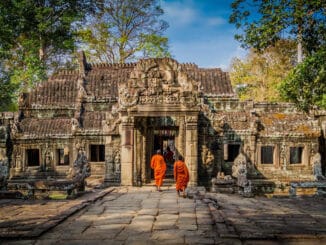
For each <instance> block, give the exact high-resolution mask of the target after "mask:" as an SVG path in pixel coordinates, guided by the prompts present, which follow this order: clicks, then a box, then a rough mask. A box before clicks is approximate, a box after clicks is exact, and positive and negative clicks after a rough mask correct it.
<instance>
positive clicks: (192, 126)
mask: <svg viewBox="0 0 326 245" xmlns="http://www.w3.org/2000/svg"><path fill="white" fill-rule="evenodd" d="M197 124H198V116H188V117H186V147H185V148H186V149H185V153H186V154H185V161H186V164H187V166H188V168H189V175H190V176H189V177H190V180H189V186H190V187H191V186H197V184H198V129H197Z"/></svg>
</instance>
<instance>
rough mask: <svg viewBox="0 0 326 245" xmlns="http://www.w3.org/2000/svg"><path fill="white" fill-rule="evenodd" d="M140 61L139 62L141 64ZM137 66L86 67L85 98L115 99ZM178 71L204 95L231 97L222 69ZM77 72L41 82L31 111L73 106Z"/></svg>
mask: <svg viewBox="0 0 326 245" xmlns="http://www.w3.org/2000/svg"><path fill="white" fill-rule="evenodd" d="M140 62H141V61H140ZM136 65H137V63H128V64H106V63H103V64H101V63H100V64H89V65H88V71H87V72H86V76H85V78H84V80H85V83H84V84H85V89H86V92H87V96H89V97H91V98H93V99H95V100H103V99H104V100H105V99H106V100H107V99H117V97H118V84H119V83H121V82H125V81H126V80H128V78H129V76H130V73H131V72H132V71H133V69H134V68H135V66H136ZM179 65H180V67H181V71H183V72H185V73H186V74H187V75H188V76H189V78H192V79H194V80H195V81H197V82H198V83H199V84H200V89H201V91H202V92H204V93H205V94H207V95H232V96H233V95H234V93H233V90H232V87H231V82H230V79H229V76H228V74H227V73H226V72H223V71H222V70H221V69H218V68H216V69H203V68H198V66H197V65H194V64H179ZM78 77H79V73H78V71H77V70H75V71H68V70H63V71H60V72H59V73H57V74H55V75H53V76H52V77H51V78H50V79H49V80H48V81H47V82H43V83H41V84H40V85H39V86H38V87H36V88H35V89H34V90H33V91H32V92H31V93H30V95H29V99H28V105H30V106H31V107H32V108H42V107H49V106H50V107H73V106H74V105H75V103H76V99H77V94H78V86H77V83H78V82H77V81H78Z"/></svg>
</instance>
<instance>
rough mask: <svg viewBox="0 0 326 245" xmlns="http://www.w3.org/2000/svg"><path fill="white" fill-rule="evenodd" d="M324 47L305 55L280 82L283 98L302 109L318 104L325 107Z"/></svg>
mask: <svg viewBox="0 0 326 245" xmlns="http://www.w3.org/2000/svg"><path fill="white" fill-rule="evenodd" d="M325 61H326V48H324V49H320V50H319V51H317V52H315V53H314V54H313V55H311V56H309V57H307V58H306V59H305V60H304V61H303V62H302V63H301V64H299V65H298V66H297V67H296V68H295V69H293V70H292V71H291V72H290V74H289V76H288V77H287V78H286V79H285V80H284V81H283V82H282V83H281V85H280V88H279V90H280V92H281V95H282V97H283V98H284V99H286V100H289V101H292V102H294V103H296V105H297V106H298V107H299V108H300V109H302V110H304V111H309V110H310V109H312V108H314V107H315V106H318V107H320V108H323V109H326V65H325Z"/></svg>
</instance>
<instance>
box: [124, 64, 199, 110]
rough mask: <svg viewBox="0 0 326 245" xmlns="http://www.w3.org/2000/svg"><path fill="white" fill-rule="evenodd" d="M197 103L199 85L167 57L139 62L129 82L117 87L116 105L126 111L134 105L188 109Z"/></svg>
mask: <svg viewBox="0 0 326 245" xmlns="http://www.w3.org/2000/svg"><path fill="white" fill-rule="evenodd" d="M198 102H199V99H198V83H197V82H196V81H194V80H193V79H192V78H190V77H189V76H188V75H187V73H186V72H185V71H183V70H182V67H181V65H180V64H179V63H177V62H176V61H175V60H173V59H170V58H165V59H144V60H141V61H139V62H138V63H137V65H136V67H135V68H134V70H133V71H132V72H131V74H130V77H129V79H128V80H127V81H126V82H125V83H122V84H119V103H120V105H121V106H122V107H125V108H127V107H132V106H135V105H137V104H138V105H168V106H170V105H180V104H182V105H183V106H185V107H187V108H190V107H193V106H195V105H197V103H198Z"/></svg>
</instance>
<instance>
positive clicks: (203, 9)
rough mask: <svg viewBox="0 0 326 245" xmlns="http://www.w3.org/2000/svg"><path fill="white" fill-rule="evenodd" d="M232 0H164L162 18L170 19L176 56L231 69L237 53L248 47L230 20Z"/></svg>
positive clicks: (174, 55)
mask: <svg viewBox="0 0 326 245" xmlns="http://www.w3.org/2000/svg"><path fill="white" fill-rule="evenodd" d="M231 3H232V0H161V6H162V8H163V10H164V12H165V13H164V15H163V17H162V19H164V20H165V21H167V22H168V23H169V28H168V29H167V31H166V32H165V35H166V36H167V37H168V38H169V47H170V51H171V53H172V57H173V58H175V59H176V60H177V61H179V62H182V63H183V62H192V63H195V64H197V65H198V66H200V67H206V68H208V67H220V68H222V69H223V70H227V68H228V67H229V65H230V62H231V59H232V58H233V57H243V56H244V55H245V53H246V51H245V50H243V49H241V48H240V43H239V42H238V41H236V40H235V39H234V34H235V33H236V28H235V27H234V25H231V24H229V23H228V19H229V16H230V13H231V7H230V5H231Z"/></svg>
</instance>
